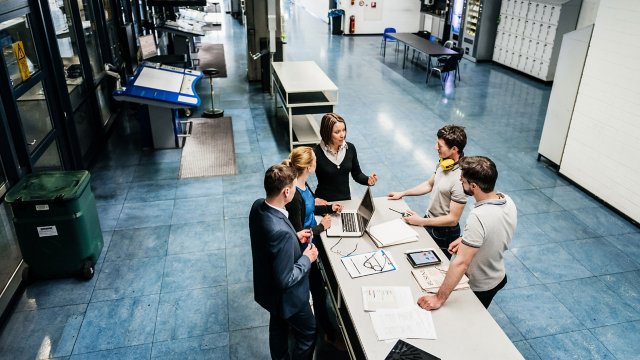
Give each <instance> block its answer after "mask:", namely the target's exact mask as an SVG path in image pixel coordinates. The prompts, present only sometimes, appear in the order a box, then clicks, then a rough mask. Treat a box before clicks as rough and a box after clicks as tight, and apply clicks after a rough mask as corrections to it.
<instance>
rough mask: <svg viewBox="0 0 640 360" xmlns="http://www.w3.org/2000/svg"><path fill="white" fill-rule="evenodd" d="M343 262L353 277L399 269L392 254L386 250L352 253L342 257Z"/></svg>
mask: <svg viewBox="0 0 640 360" xmlns="http://www.w3.org/2000/svg"><path fill="white" fill-rule="evenodd" d="M341 260H342V264H344V267H345V268H346V269H347V271H348V272H349V275H351V277H352V278H357V277H360V276H365V275H372V274H379V273H383V272H387V271H393V270H396V269H397V266H396V263H395V262H394V261H393V258H392V257H391V254H389V253H388V252H385V251H384V250H382V249H381V250H378V251H372V252H369V253H364V254H357V255H350V256H345V257H342V258H341Z"/></svg>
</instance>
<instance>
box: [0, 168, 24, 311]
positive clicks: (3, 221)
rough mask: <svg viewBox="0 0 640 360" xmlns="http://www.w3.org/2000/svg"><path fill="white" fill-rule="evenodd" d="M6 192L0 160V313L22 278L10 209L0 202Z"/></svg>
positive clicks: (5, 180)
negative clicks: (19, 272) (18, 271)
mask: <svg viewBox="0 0 640 360" xmlns="http://www.w3.org/2000/svg"><path fill="white" fill-rule="evenodd" d="M6 191H7V176H6V174H5V172H4V166H3V164H2V159H0V313H1V312H4V310H5V308H6V306H7V305H8V303H9V301H10V300H11V297H12V296H13V294H14V293H15V290H16V288H17V286H18V284H19V282H20V279H21V278H22V277H21V274H18V273H17V270H18V269H19V267H20V264H21V263H22V255H21V254H20V248H19V247H18V242H17V240H16V236H15V231H14V230H13V224H12V223H11V209H9V207H8V206H7V205H6V204H5V203H4V201H2V199H4V194H5V193H6ZM16 275H17V276H16Z"/></svg>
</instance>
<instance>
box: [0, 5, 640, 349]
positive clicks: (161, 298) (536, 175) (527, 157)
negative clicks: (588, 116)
mask: <svg viewBox="0 0 640 360" xmlns="http://www.w3.org/2000/svg"><path fill="white" fill-rule="evenodd" d="M286 15H287V17H288V18H287V23H286V28H287V31H288V33H287V37H286V40H287V45H286V55H285V56H286V59H288V60H314V61H316V62H317V63H318V65H319V66H320V67H321V68H322V69H324V71H325V72H326V73H327V75H328V76H329V77H330V78H331V79H332V80H333V81H334V82H335V83H336V85H337V86H338V88H339V89H340V93H339V105H338V106H337V111H338V112H339V113H340V114H342V115H343V116H344V117H345V118H346V121H347V125H348V140H349V141H351V142H353V143H354V144H355V146H356V147H357V150H358V156H359V159H360V162H361V165H362V167H363V169H364V171H365V172H367V173H369V172H376V173H377V174H378V177H379V182H378V184H377V185H376V186H375V187H374V188H373V192H374V195H375V196H383V195H385V194H386V193H387V192H388V191H391V190H401V189H405V188H408V187H410V186H413V185H415V184H417V183H418V182H420V181H423V180H424V179H426V178H427V177H428V176H429V174H430V173H431V172H432V171H433V169H434V167H435V164H436V161H437V155H436V152H435V150H434V149H433V145H434V142H435V133H436V131H437V129H438V128H440V127H441V126H443V125H444V124H448V123H456V124H460V125H464V126H465V127H466V129H467V131H468V135H469V139H470V141H469V144H468V147H467V149H466V151H465V153H466V154H468V155H475V154H482V155H486V156H489V157H491V158H492V159H494V161H495V162H496V163H497V165H498V169H499V172H500V178H499V181H498V184H499V185H498V188H499V190H501V191H503V192H505V193H507V194H509V195H510V196H511V197H512V198H513V199H514V200H515V202H516V204H517V206H518V210H519V223H518V229H517V231H516V235H515V238H514V239H513V242H512V244H511V248H510V250H509V251H508V252H507V253H506V261H507V272H508V275H509V283H508V284H507V286H506V288H505V289H504V290H502V291H501V292H500V293H499V294H498V296H497V297H496V299H495V301H494V303H493V304H492V305H491V307H490V309H489V310H490V312H491V314H492V315H493V316H494V318H495V319H496V321H497V322H498V323H499V324H500V325H501V326H502V328H503V329H504V331H505V333H506V334H507V335H508V336H509V338H510V339H511V340H512V341H513V342H514V344H515V345H516V346H517V348H518V349H519V350H520V351H521V353H522V354H523V356H524V357H525V358H526V359H640V260H638V259H640V230H639V229H638V228H637V227H634V226H633V225H632V224H630V223H629V222H627V221H625V220H624V219H622V218H620V217H619V216H617V215H616V214H615V213H613V212H612V211H610V210H608V209H607V208H605V207H603V206H602V205H601V204H599V203H598V202H597V201H595V200H593V199H592V198H591V197H589V196H588V195H586V194H585V193H583V192H581V191H580V190H578V189H577V188H576V187H574V186H572V185H571V184H570V183H569V182H568V181H566V180H564V179H563V178H562V177H561V176H559V175H558V174H557V173H556V172H555V171H554V170H553V169H552V168H550V167H549V166H548V165H546V164H545V163H544V162H538V161H536V156H537V144H538V141H539V137H540V133H541V129H542V123H543V120H544V116H545V112H546V106H547V101H548V98H549V94H550V90H551V88H550V86H549V85H545V84H541V83H539V82H538V81H535V80H532V79H529V78H527V77H524V76H522V75H520V74H518V73H515V72H513V71H511V70H508V69H505V68H502V67H499V66H496V65H493V64H491V63H483V64H474V63H471V62H468V61H464V62H463V63H462V66H461V75H462V81H461V82H459V83H457V85H456V86H454V85H453V83H452V81H451V80H450V81H449V82H448V83H447V86H446V88H445V91H442V89H441V87H440V84H439V83H438V80H437V79H433V80H432V81H431V82H430V83H429V84H425V71H424V68H423V67H421V66H419V65H415V64H409V65H408V66H407V67H406V68H405V69H404V70H403V69H402V68H401V59H402V57H401V56H397V54H396V53H395V52H394V50H393V49H394V48H395V46H394V44H389V45H388V51H387V56H386V59H384V60H383V59H382V57H381V56H380V55H379V51H380V38H379V37H376V36H359V37H343V36H332V35H330V31H329V28H328V26H327V25H326V24H325V23H323V22H321V21H320V20H318V19H316V18H313V17H311V16H309V14H308V13H306V12H305V11H304V10H303V9H300V8H298V7H295V6H290V7H289V8H288V9H287V10H286ZM243 31H244V29H243V27H242V26H241V25H240V24H239V23H238V22H236V21H235V20H232V19H231V18H230V17H229V16H228V15H226V16H225V20H224V24H223V30H222V31H220V32H214V33H212V34H209V35H207V37H206V38H205V40H204V41H207V42H215V43H224V45H225V53H226V59H227V69H228V77H227V78H225V79H220V80H216V88H217V93H218V94H219V95H220V97H221V106H222V107H223V108H224V109H225V114H226V115H227V116H232V118H233V131H234V141H235V150H236V158H237V164H238V175H236V176H225V177H211V178H202V179H193V180H178V179H177V174H178V169H179V161H180V155H181V150H179V149H176V150H162V151H153V152H151V151H143V150H141V149H140V146H139V140H138V139H139V138H138V133H137V131H136V124H135V122H134V121H132V122H128V121H124V122H123V123H121V124H120V125H119V126H118V128H117V129H116V131H115V132H114V134H113V136H112V138H111V139H110V142H109V145H108V147H107V149H105V151H104V153H103V154H102V155H101V156H100V158H99V161H98V162H97V164H96V165H95V166H94V167H93V168H92V169H91V172H92V176H93V180H92V188H93V191H94V194H95V195H96V198H97V202H98V209H99V214H100V222H101V226H102V230H103V235H104V239H105V247H104V250H103V252H102V256H101V258H100V261H99V264H98V266H97V273H96V276H95V277H94V278H93V279H92V280H91V281H89V282H82V281H79V280H74V279H64V280H56V281H46V282H38V283H35V284H33V285H31V286H29V287H28V288H27V289H26V291H25V292H24V294H23V295H22V296H21V298H20V300H19V302H18V304H17V306H16V308H15V310H14V312H13V314H12V316H11V317H10V319H9V321H8V323H7V324H6V326H5V327H4V329H3V330H2V333H1V334H0V358H2V359H34V358H59V359H74V360H75V359H150V358H154V359H155V358H161V359H267V358H268V345H267V336H268V332H267V325H268V314H267V313H266V312H265V311H264V310H262V309H261V308H260V307H259V306H258V305H257V304H256V303H255V302H254V301H253V292H252V283H251V276H252V269H251V256H250V245H249V237H248V227H247V222H248V221H247V216H248V213H249V207H250V205H251V203H252V202H253V200H254V199H256V198H258V197H261V196H263V189H262V176H263V173H264V171H265V169H266V168H267V167H269V166H270V165H272V164H274V163H277V162H280V161H281V160H282V159H283V158H285V157H286V156H287V153H288V146H287V138H286V134H287V132H288V130H287V127H286V122H285V121H284V120H283V117H282V114H280V116H279V118H278V119H276V118H275V117H274V105H273V97H272V96H271V95H269V94H268V93H263V92H261V90H260V85H259V84H255V83H252V84H248V83H247V81H246V68H247V57H246V53H245V46H244V35H243ZM199 89H200V90H201V91H200V94H201V95H204V96H203V99H204V100H205V101H204V105H205V106H206V105H208V104H209V102H208V98H207V96H206V95H207V94H208V93H207V91H208V82H207V81H206V80H204V81H202V82H201V83H200V84H199ZM195 116H197V113H196V115H195ZM363 191H364V189H363V188H362V187H361V186H360V185H357V184H355V183H352V193H353V194H354V196H358V195H359V194H361V193H362V192H363ZM427 201H428V198H427V197H426V196H425V197H416V198H409V199H407V202H408V203H409V204H410V206H411V208H412V209H414V210H417V211H423V210H424V209H425V208H426V205H427ZM469 208H470V206H467V211H468V210H469ZM465 214H466V212H465ZM464 216H465V215H463V217H464ZM445 306H446V305H445ZM460 326H464V324H460ZM436 327H437V324H436ZM460 341H461V346H464V339H460ZM343 357H344V356H343ZM316 358H318V359H326V358H331V359H338V358H340V355H336V354H335V352H333V351H331V349H329V348H327V347H324V346H321V348H320V349H319V350H318V354H317V356H316ZM445 358H446V357H445Z"/></svg>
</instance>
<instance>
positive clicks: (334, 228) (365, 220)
mask: <svg viewBox="0 0 640 360" xmlns="http://www.w3.org/2000/svg"><path fill="white" fill-rule="evenodd" d="M374 210H375V207H374V206H373V196H371V188H369V187H367V191H366V192H365V193H364V196H363V197H362V200H361V201H360V206H358V210H343V211H342V213H341V214H339V215H337V216H332V217H331V227H330V228H329V229H327V236H328V237H361V236H362V235H364V232H365V231H366V230H367V225H369V221H371V217H372V216H373V212H374Z"/></svg>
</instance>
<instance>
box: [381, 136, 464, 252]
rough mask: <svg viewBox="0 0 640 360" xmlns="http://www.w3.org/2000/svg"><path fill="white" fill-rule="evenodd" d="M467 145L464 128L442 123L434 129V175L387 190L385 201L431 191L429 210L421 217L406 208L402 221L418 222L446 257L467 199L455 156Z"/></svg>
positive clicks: (461, 153)
mask: <svg viewBox="0 0 640 360" xmlns="http://www.w3.org/2000/svg"><path fill="white" fill-rule="evenodd" d="M466 144H467V134H466V133H465V131H464V127H462V126H458V125H446V126H444V127H442V128H441V129H440V130H438V133H437V141H436V146H435V149H436V150H437V151H438V156H439V157H440V163H439V164H438V167H437V168H436V171H435V172H434V174H433V175H432V176H431V177H430V178H429V179H428V180H427V181H425V182H423V183H421V184H419V185H416V186H414V187H413V188H411V189H409V190H405V191H399V192H390V193H389V195H387V196H388V197H389V200H398V199H402V198H403V197H404V196H414V195H424V194H427V193H431V201H430V202H429V209H428V210H427V213H426V215H425V216H424V217H421V216H418V215H417V214H416V213H415V212H413V211H411V210H408V211H407V212H406V214H405V216H404V221H405V222H407V223H408V224H411V225H421V226H424V228H425V229H426V230H427V232H428V233H429V235H430V236H431V238H433V240H434V241H435V242H436V243H437V244H438V246H439V247H440V249H442V251H443V252H444V253H445V255H447V257H450V255H449V253H448V252H447V249H448V248H449V245H450V244H451V242H453V241H454V240H455V239H457V238H458V237H460V224H458V222H459V221H460V216H462V211H463V210H464V206H465V205H466V203H467V198H466V196H465V195H464V192H463V190H462V185H461V184H460V166H458V159H459V158H460V157H461V156H463V151H464V147H465V145H466Z"/></svg>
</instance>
